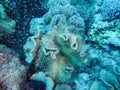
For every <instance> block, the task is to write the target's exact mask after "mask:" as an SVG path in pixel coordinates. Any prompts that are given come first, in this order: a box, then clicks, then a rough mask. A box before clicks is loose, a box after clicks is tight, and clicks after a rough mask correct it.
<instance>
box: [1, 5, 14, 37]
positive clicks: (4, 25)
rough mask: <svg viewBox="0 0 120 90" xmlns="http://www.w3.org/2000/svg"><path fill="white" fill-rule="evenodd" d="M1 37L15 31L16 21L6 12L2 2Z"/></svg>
mask: <svg viewBox="0 0 120 90" xmlns="http://www.w3.org/2000/svg"><path fill="white" fill-rule="evenodd" d="M0 8H1V10H0V37H2V36H5V35H9V34H13V33H14V32H15V25H16V22H15V21H14V20H12V19H10V18H9V17H8V16H7V15H6V13H5V9H4V7H3V5H2V4H0Z"/></svg>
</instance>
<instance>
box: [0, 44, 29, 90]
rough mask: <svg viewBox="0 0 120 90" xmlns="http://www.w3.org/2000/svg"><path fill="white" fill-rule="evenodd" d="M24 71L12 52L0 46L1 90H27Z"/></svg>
mask: <svg viewBox="0 0 120 90" xmlns="http://www.w3.org/2000/svg"><path fill="white" fill-rule="evenodd" d="M26 70H27V68H26V67H24V66H23V65H21V63H20V61H19V58H18V55H17V54H16V53H15V52H14V51H12V50H11V49H9V48H7V47H6V46H4V45H0V85H1V86H2V89H3V90H28V89H27V85H26V83H25V79H26Z"/></svg>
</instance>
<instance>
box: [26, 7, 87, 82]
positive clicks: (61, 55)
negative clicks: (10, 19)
mask: <svg viewBox="0 0 120 90" xmlns="http://www.w3.org/2000/svg"><path fill="white" fill-rule="evenodd" d="M84 27H85V26H84V21H83V19H82V18H81V17H80V15H79V14H78V13H77V11H76V8H75V7H74V6H71V5H65V6H64V5H63V6H62V5H56V6H54V7H51V8H50V10H49V11H48V13H46V14H45V15H44V16H43V17H42V18H35V19H33V20H32V21H31V22H30V33H31V34H32V35H33V36H31V37H29V38H28V40H27V42H26V44H25V46H24V49H25V53H26V61H27V62H28V63H31V62H32V60H33V58H34V57H33V56H32V55H31V56H32V58H30V59H29V56H30V53H27V50H28V51H29V52H32V51H34V50H35V51H36V49H35V48H34V45H36V44H35V43H38V48H37V54H35V55H36V56H35V57H36V58H35V61H34V65H35V68H37V69H40V71H41V72H44V73H45V74H46V75H47V76H49V77H51V79H52V80H54V81H55V82H56V84H58V83H70V82H73V81H72V78H74V77H72V75H73V74H74V76H76V74H78V73H79V72H80V71H83V70H84V68H85V66H86V65H87V64H88V59H87V57H86V54H87V50H88V46H87V45H86V44H85V42H84V39H83V37H82V36H83V32H84ZM39 32H42V33H43V34H42V35H41V38H39V40H38V42H36V41H35V39H34V38H33V37H36V35H38V33H39ZM30 38H33V39H32V40H31V41H32V44H33V42H35V43H34V44H33V47H31V45H32V44H31V45H30V44H29V39H30ZM29 47H30V48H29ZM27 48H28V49H27ZM44 65H45V66H44ZM38 74H39V73H38ZM35 75H37V74H35ZM33 76H34V74H33ZM32 79H33V80H34V77H33V78H32ZM35 80H37V79H36V78H35Z"/></svg>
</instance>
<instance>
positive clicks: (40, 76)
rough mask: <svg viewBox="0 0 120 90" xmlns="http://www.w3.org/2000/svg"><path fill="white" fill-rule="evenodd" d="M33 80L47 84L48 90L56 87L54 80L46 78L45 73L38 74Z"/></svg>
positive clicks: (33, 76) (32, 77)
mask: <svg viewBox="0 0 120 90" xmlns="http://www.w3.org/2000/svg"><path fill="white" fill-rule="evenodd" d="M31 80H36V81H41V82H44V83H45V84H46V90H52V89H53V87H54V82H53V80H52V79H51V78H50V77H48V76H46V74H45V73H44V72H38V73H36V74H34V75H32V76H31Z"/></svg>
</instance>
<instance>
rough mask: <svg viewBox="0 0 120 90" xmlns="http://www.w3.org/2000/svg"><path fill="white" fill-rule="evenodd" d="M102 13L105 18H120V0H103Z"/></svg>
mask: <svg viewBox="0 0 120 90" xmlns="http://www.w3.org/2000/svg"><path fill="white" fill-rule="evenodd" d="M101 13H102V16H103V19H104V20H111V19H117V18H120V2H119V0H103V4H102V6H101Z"/></svg>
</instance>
